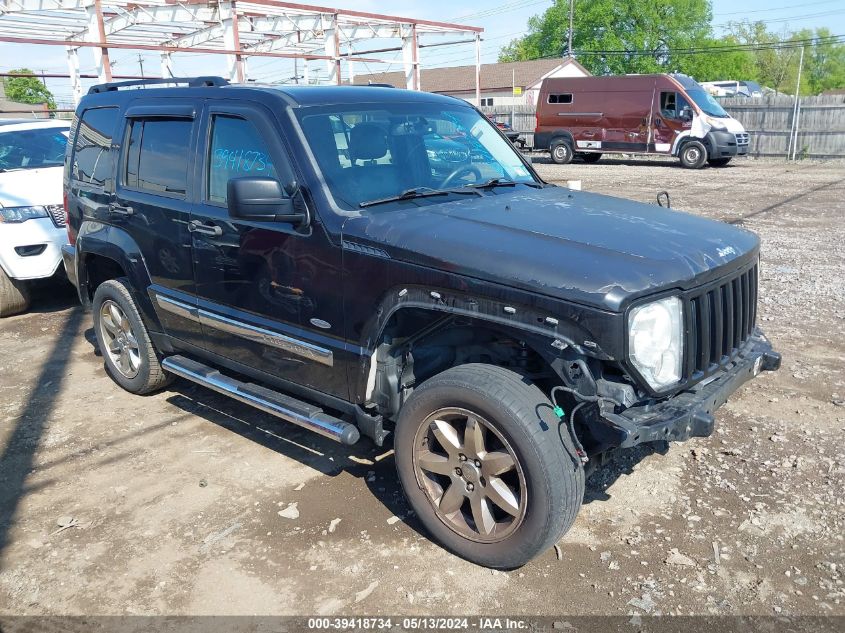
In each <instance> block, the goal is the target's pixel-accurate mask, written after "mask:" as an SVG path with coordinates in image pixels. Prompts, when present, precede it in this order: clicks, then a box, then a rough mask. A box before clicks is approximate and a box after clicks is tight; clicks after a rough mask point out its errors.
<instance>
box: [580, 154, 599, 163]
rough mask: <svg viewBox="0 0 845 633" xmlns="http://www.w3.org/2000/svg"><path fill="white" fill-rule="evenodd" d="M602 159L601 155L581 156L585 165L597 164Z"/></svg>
mask: <svg viewBox="0 0 845 633" xmlns="http://www.w3.org/2000/svg"><path fill="white" fill-rule="evenodd" d="M600 158H601V154H598V153H595V154H581V160H583V161H584V162H585V163H597V162H598V161H599V159H600Z"/></svg>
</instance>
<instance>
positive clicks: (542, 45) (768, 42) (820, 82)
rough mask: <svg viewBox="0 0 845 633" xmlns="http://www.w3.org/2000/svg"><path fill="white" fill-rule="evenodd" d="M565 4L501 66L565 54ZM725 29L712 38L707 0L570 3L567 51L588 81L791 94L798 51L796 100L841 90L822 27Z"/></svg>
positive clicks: (844, 83) (735, 25)
mask: <svg viewBox="0 0 845 633" xmlns="http://www.w3.org/2000/svg"><path fill="white" fill-rule="evenodd" d="M573 1H574V0H573ZM569 2H570V0H555V2H554V4H553V5H552V6H551V7H549V8H548V9H547V10H546V11H545V12H544V13H543V14H541V15H535V16H533V17H531V18H530V19H529V20H528V31H527V33H526V35H524V36H523V37H520V38H518V39H515V40H513V41H511V43H510V44H508V45H507V46H505V47H504V48H503V49H502V50H501V52H500V54H499V61H502V62H509V61H525V60H531V59H541V58H551V57H561V56H564V55H566V53H567V40H568V36H569ZM723 30H724V34H723V35H720V36H716V35H715V27H714V25H713V11H712V6H711V4H710V2H709V0H626V1H625V2H619V0H589V1H588V2H575V5H574V28H573V33H572V49H573V51H574V54H575V57H576V59H577V60H578V61H579V62H580V63H581V64H583V65H584V66H585V67H586V68H587V69H588V70H589V71H590V72H591V73H593V74H594V75H620V74H626V73H668V72H679V73H684V74H687V75H690V76H691V77H694V78H695V79H697V80H698V81H715V80H720V79H725V80H727V79H732V80H745V81H756V82H758V83H759V84H761V85H762V86H764V87H767V88H772V89H774V90H777V91H779V92H786V93H790V94H791V93H793V92H794V91H795V85H796V82H797V79H798V78H797V74H798V65H799V57H800V53H801V46H804V65H803V70H802V73H801V86H800V93H801V94H802V95H814V94H819V93H820V92H823V91H825V90H830V89H834V88H845V41H843V40H842V38H839V37H836V36H834V35H833V34H831V32H830V30H829V29H827V28H816V29H801V30H797V31H791V32H781V33H777V32H774V31H771V30H769V29H768V28H767V26H766V23H765V22H763V21H757V22H749V21H744V22H731V23H728V24H726V25H723Z"/></svg>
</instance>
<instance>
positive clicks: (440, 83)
mask: <svg viewBox="0 0 845 633" xmlns="http://www.w3.org/2000/svg"><path fill="white" fill-rule="evenodd" d="M589 76H590V72H589V71H588V70H587V69H586V68H584V67H583V66H582V65H581V64H579V63H578V62H577V61H575V59H573V58H571V57H567V58H565V59H561V58H557V59H536V60H533V61H529V62H509V63H501V64H482V66H481V103H480V104H479V103H476V100H475V66H453V67H451V68H428V69H423V70H422V71H420V84H421V86H420V87H421V88H422V90H425V91H426V92H436V93H438V94H444V95H451V96H453V97H460V98H461V99H466V100H467V101H469V102H470V103H472V104H474V105H480V106H511V105H534V104H535V103H536V102H537V95H538V94H539V92H540V84H541V83H542V82H543V80H544V79H546V78H548V77H589ZM354 83H355V84H356V85H367V84H371V83H376V84H391V85H393V86H397V87H401V86H404V85H405V73H404V72H402V71H396V72H387V73H375V74H372V75H356V77H355V79H354ZM514 88H516V89H517V90H516V91H515V90H514ZM514 92H517V93H519V94H516V95H515V94H514Z"/></svg>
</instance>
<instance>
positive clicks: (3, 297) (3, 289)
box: [0, 268, 29, 317]
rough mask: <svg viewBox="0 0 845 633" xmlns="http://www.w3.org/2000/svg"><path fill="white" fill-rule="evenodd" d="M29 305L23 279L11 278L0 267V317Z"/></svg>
mask: <svg viewBox="0 0 845 633" xmlns="http://www.w3.org/2000/svg"><path fill="white" fill-rule="evenodd" d="M28 307H29V288H27V286H26V282H25V281H21V280H19V279H12V278H11V277H9V276H8V275H7V274H6V271H5V270H3V269H2V268H0V317H7V316H12V315H13V314H18V313H20V312H23V311H24V310H26V309H27V308H28Z"/></svg>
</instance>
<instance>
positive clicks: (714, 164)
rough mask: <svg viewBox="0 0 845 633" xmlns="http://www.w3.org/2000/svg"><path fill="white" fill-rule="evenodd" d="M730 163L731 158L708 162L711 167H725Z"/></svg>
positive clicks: (715, 159) (712, 159) (714, 159)
mask: <svg viewBox="0 0 845 633" xmlns="http://www.w3.org/2000/svg"><path fill="white" fill-rule="evenodd" d="M729 162H731V159H730V158H711V159H710V160H708V161H707V163H708V164H709V165H710V166H711V167H724V166H725V165H727V164H728V163H729Z"/></svg>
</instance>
